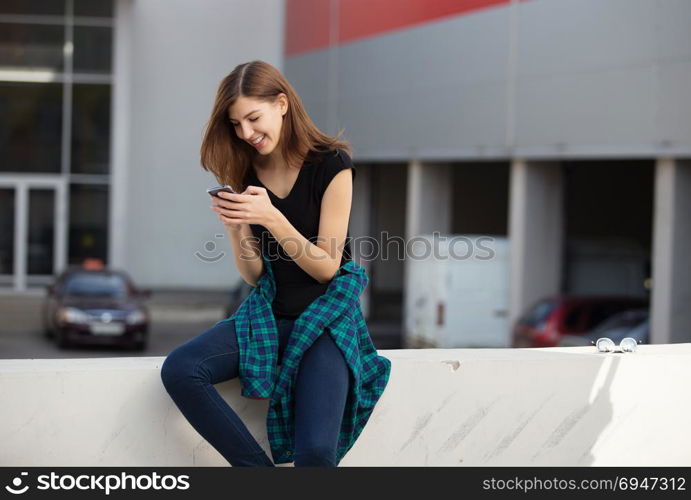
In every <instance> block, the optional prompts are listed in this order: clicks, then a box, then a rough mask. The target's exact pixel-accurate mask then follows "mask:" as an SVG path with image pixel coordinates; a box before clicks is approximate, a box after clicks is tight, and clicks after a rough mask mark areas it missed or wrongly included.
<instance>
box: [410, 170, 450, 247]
mask: <svg viewBox="0 0 691 500" xmlns="http://www.w3.org/2000/svg"><path fill="white" fill-rule="evenodd" d="M451 169H452V166H451V165H444V164H442V165H432V164H423V163H422V162H420V161H419V160H412V161H411V162H410V163H409V164H408V186H407V191H408V193H407V196H406V219H405V239H406V241H408V240H409V239H410V238H413V237H414V236H416V235H418V234H431V233H433V232H434V231H439V232H440V233H442V234H448V233H449V232H450V231H451V201H452V200H451V197H452V196H453V182H452V181H453V178H452V173H453V171H452V170H451Z"/></svg>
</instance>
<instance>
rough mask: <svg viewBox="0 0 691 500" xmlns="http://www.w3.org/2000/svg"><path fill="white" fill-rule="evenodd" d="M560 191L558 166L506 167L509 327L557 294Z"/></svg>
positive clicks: (518, 162)
mask: <svg viewBox="0 0 691 500" xmlns="http://www.w3.org/2000/svg"><path fill="white" fill-rule="evenodd" d="M562 200H563V189H562V175H561V168H560V164H559V162H537V161H536V162H532V161H531V162H528V161H525V160H513V162H512V163H511V180H510V200H509V268H510V270H509V324H510V325H513V323H514V322H515V321H516V319H518V318H519V317H520V316H521V315H522V314H523V313H524V312H525V310H526V308H528V307H530V306H531V305H532V304H533V303H535V302H536V301H538V300H539V299H541V298H543V297H545V296H549V295H553V294H557V293H559V292H560V284H561V269H562V265H563V263H562V260H563V259H562V242H563V232H564V227H563V202H562Z"/></svg>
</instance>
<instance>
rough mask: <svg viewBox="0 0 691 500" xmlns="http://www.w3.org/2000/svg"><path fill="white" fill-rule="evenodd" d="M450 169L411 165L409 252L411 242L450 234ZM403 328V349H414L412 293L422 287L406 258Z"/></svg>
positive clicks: (407, 213)
mask: <svg viewBox="0 0 691 500" xmlns="http://www.w3.org/2000/svg"><path fill="white" fill-rule="evenodd" d="M452 168H453V167H452V166H451V165H443V164H442V165H432V164H423V163H422V162H420V161H418V160H412V161H411V162H410V163H409V164H408V184H407V193H406V219H405V241H406V251H407V249H409V248H411V247H410V245H409V242H410V240H411V239H412V238H414V237H415V236H417V235H420V234H432V233H434V232H435V231H437V232H439V233H440V234H442V235H444V234H450V233H451V217H452V203H451V202H452V196H453V176H452V174H453V171H452ZM403 270H404V277H403V280H404V281H403V283H404V287H403V307H404V309H403V328H404V339H405V340H404V347H413V346H412V345H411V344H409V343H408V342H409V339H410V338H411V337H415V336H416V335H417V334H418V333H419V332H415V331H414V326H413V324H412V311H413V310H414V309H415V304H413V303H412V301H413V298H412V294H411V293H409V291H411V290H413V289H414V287H416V286H419V283H416V282H415V277H414V276H412V273H411V271H410V259H409V258H408V256H407V255H406V258H405V261H404V262H403Z"/></svg>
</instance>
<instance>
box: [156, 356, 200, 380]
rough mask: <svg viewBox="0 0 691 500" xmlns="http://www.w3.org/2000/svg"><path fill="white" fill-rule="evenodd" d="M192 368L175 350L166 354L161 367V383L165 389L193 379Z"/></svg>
mask: <svg viewBox="0 0 691 500" xmlns="http://www.w3.org/2000/svg"><path fill="white" fill-rule="evenodd" d="M192 371H193V367H192V366H191V365H190V363H189V362H187V361H186V360H185V358H184V356H182V355H181V354H180V353H179V352H178V351H177V350H176V351H173V352H171V353H170V354H168V356H167V357H166V359H165V360H164V361H163V365H162V366H161V381H162V382H163V385H164V386H165V387H166V389H170V388H172V387H175V386H176V385H177V384H179V383H180V382H181V381H184V380H185V379H191V378H192V377H193V375H194V374H193V373H192Z"/></svg>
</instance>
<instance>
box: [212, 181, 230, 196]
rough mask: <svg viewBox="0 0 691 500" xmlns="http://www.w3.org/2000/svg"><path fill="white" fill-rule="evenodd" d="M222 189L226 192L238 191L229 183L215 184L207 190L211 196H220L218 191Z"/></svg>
mask: <svg viewBox="0 0 691 500" xmlns="http://www.w3.org/2000/svg"><path fill="white" fill-rule="evenodd" d="M221 191H225V192H226V193H235V194H237V192H236V191H235V190H234V189H233V188H232V187H231V186H229V185H227V184H226V185H225V186H214V187H211V188H209V189H207V190H206V192H207V193H209V194H210V195H211V196H218V193H220V192H221Z"/></svg>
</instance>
